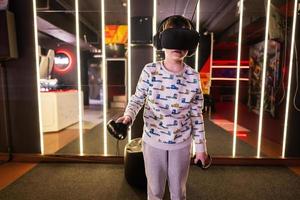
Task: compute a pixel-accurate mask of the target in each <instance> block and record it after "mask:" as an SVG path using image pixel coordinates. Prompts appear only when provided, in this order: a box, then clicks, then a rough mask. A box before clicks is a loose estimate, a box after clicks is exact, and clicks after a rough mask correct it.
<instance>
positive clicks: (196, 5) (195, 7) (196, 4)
mask: <svg viewBox="0 0 300 200" xmlns="http://www.w3.org/2000/svg"><path fill="white" fill-rule="evenodd" d="M199 1H200V0H197V3H196V5H195V8H194V12H193V15H192V18H191V21H193V19H194V15H195V12H196V9H197V5H198V3H199Z"/></svg>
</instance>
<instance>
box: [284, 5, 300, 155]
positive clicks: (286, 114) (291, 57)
mask: <svg viewBox="0 0 300 200" xmlns="http://www.w3.org/2000/svg"><path fill="white" fill-rule="evenodd" d="M297 4H298V0H295V3H294V17H293V28H292V41H291V52H290V63H289V77H288V87H287V97H286V106H285V119H284V130H283V142H282V154H281V157H282V158H284V157H285V149H286V136H287V123H288V117H289V107H290V104H289V103H290V94H291V82H292V73H293V58H294V45H295V32H296V20H297Z"/></svg>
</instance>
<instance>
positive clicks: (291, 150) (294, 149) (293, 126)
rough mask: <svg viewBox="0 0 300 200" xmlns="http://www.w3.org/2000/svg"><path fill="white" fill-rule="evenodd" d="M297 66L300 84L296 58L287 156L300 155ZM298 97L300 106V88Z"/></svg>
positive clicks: (299, 43) (299, 39)
mask: <svg viewBox="0 0 300 200" xmlns="http://www.w3.org/2000/svg"><path fill="white" fill-rule="evenodd" d="M299 26H300V22H299V20H297V25H296V27H297V30H296V34H295V36H296V38H295V40H296V45H297V54H294V58H296V56H297V58H298V64H299V60H300V37H299V30H300V27H299ZM296 67H297V68H298V84H300V68H299V65H298V66H297V65H296V60H295V59H294V66H293V76H292V85H291V99H290V109H289V112H290V113H289V121H288V132H287V144H286V145H287V148H286V156H288V157H293V156H297V157H300V148H299V144H300V134H299V128H300V123H299V122H300V112H299V111H297V110H296V109H295V107H294V105H293V98H294V95H295V92H296V78H297V77H296V73H297V71H296ZM297 92H298V93H297V98H296V105H297V107H298V108H300V88H298V91H297Z"/></svg>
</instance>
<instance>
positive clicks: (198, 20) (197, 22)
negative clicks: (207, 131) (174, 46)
mask: <svg viewBox="0 0 300 200" xmlns="http://www.w3.org/2000/svg"><path fill="white" fill-rule="evenodd" d="M196 31H197V32H198V33H199V31H200V0H199V1H198V3H197V8H196ZM200 45H201V44H200ZM198 53H199V45H198V47H197V49H196V52H195V70H196V71H197V72H199V56H198ZM199 73H200V72H199ZM199 84H201V83H199ZM195 152H196V147H195V142H193V154H195Z"/></svg>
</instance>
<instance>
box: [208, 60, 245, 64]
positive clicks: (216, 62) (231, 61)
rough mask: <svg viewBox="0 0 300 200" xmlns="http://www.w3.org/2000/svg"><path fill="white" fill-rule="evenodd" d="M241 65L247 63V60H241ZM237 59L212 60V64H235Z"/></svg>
mask: <svg viewBox="0 0 300 200" xmlns="http://www.w3.org/2000/svg"><path fill="white" fill-rule="evenodd" d="M240 63H241V65H249V61H247V60H241V62H240ZM236 64H237V60H214V62H213V65H236Z"/></svg>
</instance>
